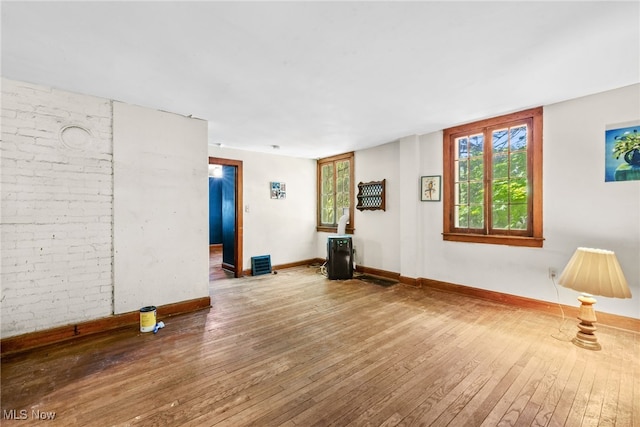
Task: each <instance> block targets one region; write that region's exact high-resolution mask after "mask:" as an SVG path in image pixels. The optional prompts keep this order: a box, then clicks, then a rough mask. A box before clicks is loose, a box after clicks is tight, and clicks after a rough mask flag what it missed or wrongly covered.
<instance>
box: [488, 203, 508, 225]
mask: <svg viewBox="0 0 640 427" xmlns="http://www.w3.org/2000/svg"><path fill="white" fill-rule="evenodd" d="M491 219H492V227H493V228H499V229H507V228H508V227H509V206H508V205H506V204H494V205H493V211H492V212H491Z"/></svg>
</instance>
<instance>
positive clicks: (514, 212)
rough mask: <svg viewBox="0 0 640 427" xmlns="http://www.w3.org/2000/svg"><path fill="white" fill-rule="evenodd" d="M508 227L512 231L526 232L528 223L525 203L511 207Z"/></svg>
mask: <svg viewBox="0 0 640 427" xmlns="http://www.w3.org/2000/svg"><path fill="white" fill-rule="evenodd" d="M510 211H511V212H510V218H509V226H510V227H511V229H512V230H526V229H527V222H528V213H527V211H528V208H527V204H526V203H519V204H513V205H511V209H510Z"/></svg>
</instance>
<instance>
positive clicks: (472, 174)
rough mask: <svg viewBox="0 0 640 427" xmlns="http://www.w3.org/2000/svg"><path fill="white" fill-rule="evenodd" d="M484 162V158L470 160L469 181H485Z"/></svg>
mask: <svg viewBox="0 0 640 427" xmlns="http://www.w3.org/2000/svg"><path fill="white" fill-rule="evenodd" d="M483 166H484V161H483V159H482V157H472V158H471V159H469V179H470V180H474V181H482V180H484V167H483Z"/></svg>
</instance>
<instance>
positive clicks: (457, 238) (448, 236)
mask: <svg viewBox="0 0 640 427" xmlns="http://www.w3.org/2000/svg"><path fill="white" fill-rule="evenodd" d="M442 238H443V240H447V241H451V242H467V243H485V244H489V245H507V246H523V247H529V248H541V247H542V243H543V242H544V238H542V237H521V236H486V235H483V234H465V233H442Z"/></svg>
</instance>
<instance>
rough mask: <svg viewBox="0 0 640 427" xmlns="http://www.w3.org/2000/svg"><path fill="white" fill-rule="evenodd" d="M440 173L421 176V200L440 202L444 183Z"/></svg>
mask: <svg viewBox="0 0 640 427" xmlns="http://www.w3.org/2000/svg"><path fill="white" fill-rule="evenodd" d="M441 181H442V177H441V176H440V175H429V176H423V177H421V178H420V200H421V201H423V202H439V201H440V189H441V184H442V182H441Z"/></svg>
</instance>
